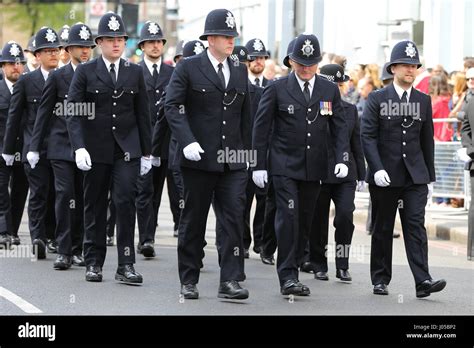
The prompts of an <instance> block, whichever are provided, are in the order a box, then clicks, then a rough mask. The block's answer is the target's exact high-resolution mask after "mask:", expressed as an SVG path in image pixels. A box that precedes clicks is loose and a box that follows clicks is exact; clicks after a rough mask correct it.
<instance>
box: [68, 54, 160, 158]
mask: <svg viewBox="0 0 474 348" xmlns="http://www.w3.org/2000/svg"><path fill="white" fill-rule="evenodd" d="M119 64H120V66H119V70H118V79H117V83H116V85H115V86H114V84H113V82H112V78H111V77H110V75H109V71H108V70H107V67H106V65H105V63H104V60H103V59H102V57H98V58H96V59H93V60H91V61H90V62H87V63H85V64H81V65H79V66H78V67H77V69H76V72H75V73H74V77H73V79H72V83H71V86H70V88H69V92H68V98H67V101H68V102H69V103H76V102H87V103H94V105H95V115H94V117H92V118H88V117H81V116H69V115H68V117H66V122H67V126H68V131H69V138H70V140H71V144H72V147H73V150H74V151H75V150H77V149H79V148H85V149H86V150H87V151H88V152H89V154H90V156H91V161H92V162H97V163H104V164H112V163H113V162H114V151H115V142H116V144H118V145H119V146H120V148H121V150H122V151H123V152H124V153H125V154H127V155H128V157H129V158H130V159H134V158H139V157H141V156H142V155H149V154H150V153H151V121H150V109H149V105H148V95H147V93H146V86H145V80H144V77H143V71H142V68H141V67H140V66H138V65H136V64H132V63H129V62H125V60H123V59H120V63H119Z"/></svg>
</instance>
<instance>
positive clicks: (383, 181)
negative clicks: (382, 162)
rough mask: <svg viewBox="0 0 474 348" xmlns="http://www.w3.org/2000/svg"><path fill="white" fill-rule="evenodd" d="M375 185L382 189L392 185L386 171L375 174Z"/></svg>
mask: <svg viewBox="0 0 474 348" xmlns="http://www.w3.org/2000/svg"><path fill="white" fill-rule="evenodd" d="M374 180H375V185H377V186H380V187H387V186H388V185H390V182H391V181H390V177H389V176H388V173H387V172H386V171H385V170H383V169H382V170H379V171H378V172H376V173H375V174H374Z"/></svg>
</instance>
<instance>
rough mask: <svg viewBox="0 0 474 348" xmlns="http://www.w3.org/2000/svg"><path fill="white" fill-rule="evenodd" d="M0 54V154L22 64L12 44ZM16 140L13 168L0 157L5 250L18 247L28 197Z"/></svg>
mask: <svg viewBox="0 0 474 348" xmlns="http://www.w3.org/2000/svg"><path fill="white" fill-rule="evenodd" d="M1 53H2V54H1V56H0V66H1V69H0V70H2V72H3V74H4V78H3V79H1V80H0V153H2V152H3V136H4V135H5V125H6V122H7V118H8V110H9V108H10V100H11V96H12V92H13V85H14V84H15V83H16V82H17V81H18V79H19V78H20V76H21V74H22V72H23V69H24V66H25V63H26V59H25V57H24V54H23V50H22V48H21V46H20V45H19V44H17V43H16V42H14V41H10V42H8V43H6V44H5V46H4V47H3V49H2V52H1ZM18 138H19V139H18V140H17V141H16V144H15V150H14V151H15V158H14V162H13V166H7V165H6V163H5V160H4V159H3V157H0V195H1V197H2V198H1V200H0V245H5V246H7V245H8V244H10V243H11V244H13V245H19V244H20V238H19V237H18V228H19V227H20V223H21V218H22V216H23V210H24V208H25V202H26V196H27V194H28V181H27V179H26V176H25V171H24V169H23V165H22V163H21V148H22V146H23V140H22V139H23V135H22V134H20V135H19V137H18ZM10 192H11V193H10Z"/></svg>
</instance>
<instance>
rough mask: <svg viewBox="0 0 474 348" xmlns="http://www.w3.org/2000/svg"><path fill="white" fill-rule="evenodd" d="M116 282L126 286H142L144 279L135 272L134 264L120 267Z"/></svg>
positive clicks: (116, 274)
mask: <svg viewBox="0 0 474 348" xmlns="http://www.w3.org/2000/svg"><path fill="white" fill-rule="evenodd" d="M115 280H117V281H119V282H122V283H125V284H141V283H143V277H142V275H141V274H140V273H138V272H137V271H135V268H134V267H133V265H132V264H126V265H120V266H118V268H117V272H116V273H115Z"/></svg>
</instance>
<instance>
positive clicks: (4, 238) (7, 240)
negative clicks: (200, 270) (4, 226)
mask: <svg viewBox="0 0 474 348" xmlns="http://www.w3.org/2000/svg"><path fill="white" fill-rule="evenodd" d="M11 242H12V239H11V237H10V235H8V234H6V233H0V245H4V246H5V247H8V246H9V245H10V244H11Z"/></svg>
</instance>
